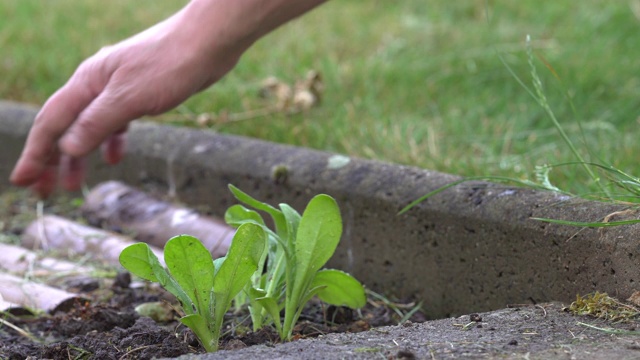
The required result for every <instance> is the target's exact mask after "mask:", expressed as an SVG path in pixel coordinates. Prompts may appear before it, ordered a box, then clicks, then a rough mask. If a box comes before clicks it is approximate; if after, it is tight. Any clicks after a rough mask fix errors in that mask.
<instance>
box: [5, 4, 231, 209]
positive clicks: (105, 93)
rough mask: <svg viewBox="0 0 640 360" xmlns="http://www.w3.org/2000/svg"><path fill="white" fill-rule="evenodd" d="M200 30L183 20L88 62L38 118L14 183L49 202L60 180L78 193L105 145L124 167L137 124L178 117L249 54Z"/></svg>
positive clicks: (106, 156)
mask: <svg viewBox="0 0 640 360" xmlns="http://www.w3.org/2000/svg"><path fill="white" fill-rule="evenodd" d="M195 27H196V24H193V18H190V19H189V18H187V16H185V14H184V11H183V12H179V13H177V14H176V15H174V16H173V17H171V18H169V19H167V20H165V21H164V22H162V23H160V24H158V25H156V26H154V27H152V28H150V29H148V30H146V31H144V32H142V33H140V34H138V35H136V36H134V37H131V38H129V39H127V40H125V41H123V42H120V43H118V44H116V45H113V46H109V47H105V48H103V49H102V50H100V51H99V52H98V53H97V54H95V55H94V56H92V57H90V58H89V59H87V60H86V61H84V62H83V63H82V64H81V65H80V66H79V67H78V69H77V70H76V72H75V73H74V74H73V76H71V78H70V79H69V81H68V82H67V83H66V84H65V85H64V86H63V87H62V88H61V89H60V90H58V91H57V92H56V93H55V94H53V96H51V98H49V100H48V101H47V102H46V103H45V104H44V106H43V107H42V109H41V110H40V112H39V113H38V115H37V116H36V118H35V121H34V124H33V127H32V128H31V131H30V133H29V136H28V138H27V141H26V144H25V147H24V150H23V152H22V155H21V157H20V159H19V160H18V162H17V164H16V166H15V168H14V170H13V173H12V174H11V181H12V182H13V183H14V184H16V185H19V186H32V187H33V190H34V191H35V192H36V193H37V194H38V195H40V196H42V197H46V196H48V195H49V194H50V193H51V192H52V191H53V190H54V189H55V187H56V183H57V181H58V178H60V180H61V185H62V186H63V187H64V188H66V189H68V190H76V189H78V188H79V187H80V186H81V184H82V181H83V177H84V172H85V165H84V157H85V156H86V155H87V154H88V153H90V152H91V151H92V150H94V149H96V148H97V147H99V146H100V144H102V150H103V151H102V153H103V157H104V159H105V160H106V161H107V162H108V163H110V164H114V163H117V162H118V161H120V159H121V158H122V156H123V146H124V133H125V131H126V129H127V124H128V123H129V122H130V121H131V120H134V119H136V118H138V117H141V116H143V115H155V114H159V113H162V112H165V111H167V110H170V109H172V108H174V107H175V106H177V105H179V104H180V103H181V102H183V101H184V100H186V99H187V98H188V97H189V96H191V95H192V94H194V93H196V92H198V91H200V90H202V89H204V88H206V87H208V86H210V85H211V84H213V83H214V82H216V81H217V80H218V79H220V78H221V77H222V76H223V75H224V74H225V73H227V72H228V71H229V70H230V69H231V68H232V67H233V66H234V65H235V63H236V62H237V60H238V58H239V56H240V54H241V53H242V51H243V50H244V49H243V48H242V47H239V48H237V49H234V48H230V47H229V46H226V47H225V46H224V44H222V43H221V42H220V45H221V46H217V44H216V42H215V41H211V38H210V37H209V36H208V35H210V34H202V33H203V31H202V29H197V28H195ZM198 34H202V36H198ZM205 35H207V36H205Z"/></svg>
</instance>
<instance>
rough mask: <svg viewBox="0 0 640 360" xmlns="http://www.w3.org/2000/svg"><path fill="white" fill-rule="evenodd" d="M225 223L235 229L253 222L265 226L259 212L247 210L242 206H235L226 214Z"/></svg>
mask: <svg viewBox="0 0 640 360" xmlns="http://www.w3.org/2000/svg"><path fill="white" fill-rule="evenodd" d="M224 221H225V222H226V223H227V224H229V225H231V226H234V227H236V228H237V227H238V226H240V225H242V224H244V223H246V222H253V223H256V224H261V225H263V226H264V220H263V219H262V216H260V214H258V212H257V211H253V210H251V209H247V208H246V207H244V206H242V205H233V206H231V207H230V208H228V209H227V211H226V212H225V213H224Z"/></svg>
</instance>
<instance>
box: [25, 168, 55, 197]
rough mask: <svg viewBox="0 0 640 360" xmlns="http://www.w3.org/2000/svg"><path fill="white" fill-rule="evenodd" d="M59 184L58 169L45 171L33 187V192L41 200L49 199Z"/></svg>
mask: <svg viewBox="0 0 640 360" xmlns="http://www.w3.org/2000/svg"><path fill="white" fill-rule="evenodd" d="M57 182H58V174H57V168H52V167H50V168H47V169H45V170H44V171H43V172H42V174H41V175H40V178H39V179H38V180H37V181H35V183H33V185H31V191H33V192H34V193H35V194H36V195H37V196H38V197H40V198H41V199H46V198H48V197H49V196H50V195H51V194H53V191H54V190H55V189H56V185H57Z"/></svg>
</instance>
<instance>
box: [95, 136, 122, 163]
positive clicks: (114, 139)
mask: <svg viewBox="0 0 640 360" xmlns="http://www.w3.org/2000/svg"><path fill="white" fill-rule="evenodd" d="M125 148H126V134H125V133H116V134H113V135H111V137H109V138H108V139H107V140H106V141H105V142H104V143H102V146H101V147H100V149H101V151H102V158H103V160H104V161H105V162H106V163H107V164H109V165H115V164H117V163H119V162H120V161H122V159H123V158H124V152H125Z"/></svg>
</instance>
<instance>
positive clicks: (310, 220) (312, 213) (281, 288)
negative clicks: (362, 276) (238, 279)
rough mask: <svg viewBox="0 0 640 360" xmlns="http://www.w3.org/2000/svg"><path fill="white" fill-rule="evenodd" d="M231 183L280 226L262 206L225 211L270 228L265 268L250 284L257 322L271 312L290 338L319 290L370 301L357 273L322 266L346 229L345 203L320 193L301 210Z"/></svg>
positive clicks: (355, 302) (351, 301)
mask: <svg viewBox="0 0 640 360" xmlns="http://www.w3.org/2000/svg"><path fill="white" fill-rule="evenodd" d="M229 188H230V190H231V192H232V193H233V194H234V196H235V197H236V198H237V199H238V200H239V201H241V202H242V203H244V204H246V205H248V206H250V207H252V208H254V209H256V210H259V211H263V212H266V213H267V214H269V215H270V216H271V218H272V220H273V223H274V225H275V230H271V229H269V228H268V227H267V226H266V225H265V222H264V220H263V219H262V216H261V215H260V214H259V213H258V212H256V211H254V210H251V209H248V208H246V207H244V206H242V205H234V206H232V207H231V208H229V210H228V211H227V213H226V214H225V220H226V221H227V223H229V224H230V225H232V226H242V225H244V224H247V223H249V224H254V225H258V226H260V227H262V228H263V229H264V230H265V232H266V233H267V234H268V238H269V242H268V243H269V246H268V247H267V249H265V252H264V253H263V255H262V257H261V260H260V264H261V266H262V267H261V270H262V271H259V272H257V273H256V274H255V275H254V277H253V279H252V283H251V286H250V287H249V288H247V289H245V290H246V293H247V294H248V298H249V303H250V306H249V307H250V309H251V314H252V320H253V321H254V327H255V326H256V324H260V325H262V324H263V323H264V319H265V318H271V320H272V321H273V324H274V326H275V327H276V330H277V331H278V333H279V335H280V338H281V339H283V340H288V339H290V338H291V335H292V331H293V326H294V325H295V323H296V321H297V320H298V318H299V317H300V313H301V312H302V310H303V308H304V306H305V304H306V303H307V302H308V301H309V300H311V299H312V298H313V297H314V296H316V295H317V296H318V298H320V300H322V301H324V302H326V303H328V304H331V305H336V306H347V307H350V308H354V309H357V308H361V307H362V306H364V305H365V303H366V295H365V292H364V288H363V287H362V284H360V283H359V282H358V281H357V280H356V279H355V278H353V277H352V276H351V275H349V274H347V273H345V272H342V271H339V270H329V269H323V270H321V268H322V267H323V266H324V265H325V264H326V263H327V261H329V259H330V258H331V256H333V253H334V252H335V250H336V247H337V246H338V243H339V242H340V236H341V235H342V218H341V216H340V209H339V208H338V205H337V204H336V201H335V200H334V199H333V198H332V197H330V196H328V195H317V196H315V197H314V198H313V199H312V200H311V201H310V202H309V204H308V205H307V208H306V209H305V211H304V213H303V214H302V216H301V215H300V214H299V213H298V212H297V211H296V210H294V209H293V208H292V207H291V206H289V205H287V204H280V205H279V209H277V208H275V207H272V206H271V205H268V204H265V203H263V202H260V201H258V200H256V199H254V198H252V197H251V196H249V195H248V194H246V193H244V192H242V191H241V190H240V189H238V188H236V187H234V186H231V185H230V186H229ZM283 309H284V318H283V319H281V317H280V313H281V310H283Z"/></svg>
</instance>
